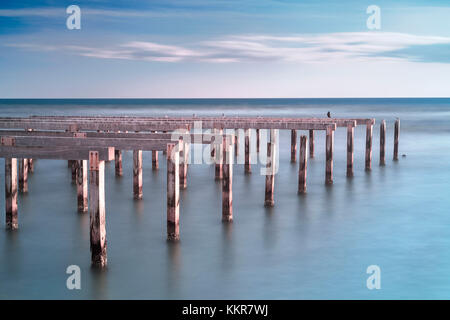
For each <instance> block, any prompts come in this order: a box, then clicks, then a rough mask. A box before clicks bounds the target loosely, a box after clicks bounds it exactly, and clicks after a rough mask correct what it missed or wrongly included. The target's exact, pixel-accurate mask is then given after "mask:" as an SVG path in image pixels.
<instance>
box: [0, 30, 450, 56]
mask: <svg viewBox="0 0 450 320" xmlns="http://www.w3.org/2000/svg"><path fill="white" fill-rule="evenodd" d="M442 44H450V37H436V36H423V35H412V34H405V33H389V32H347V33H329V34H307V35H289V36H279V35H235V36H228V37H222V38H219V39H211V40H208V41H202V42H198V43H191V44H189V45H188V46H179V45H171V44H162V43H155V42H146V41H133V42H126V43H122V44H119V45H111V46H109V47H95V46H74V45H51V44H50V45H49V44H32V43H25V44H17V43H15V44H14V43H12V44H8V45H9V46H14V47H19V48H24V49H30V50H40V51H66V52H70V53H72V54H73V53H75V54H77V55H81V56H86V57H93V58H100V59H126V60H143V61H157V62H172V63H174V62H183V61H197V62H209V63H232V62H258V61H282V62H297V63H321V62H330V61H332V62H339V61H345V60H351V61H355V60H358V61H377V60H383V61H418V60H422V61H427V57H420V59H419V57H417V56H415V55H414V53H413V52H409V53H408V55H406V54H398V52H401V51H402V50H404V49H408V48H413V47H417V46H422V47H423V46H432V45H442Z"/></svg>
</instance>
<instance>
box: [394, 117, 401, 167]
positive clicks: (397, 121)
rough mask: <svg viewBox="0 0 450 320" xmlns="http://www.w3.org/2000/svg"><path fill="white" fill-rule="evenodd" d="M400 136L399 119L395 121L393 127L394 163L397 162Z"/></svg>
mask: <svg viewBox="0 0 450 320" xmlns="http://www.w3.org/2000/svg"><path fill="white" fill-rule="evenodd" d="M399 135H400V119H397V120H395V127H394V161H397V160H398V140H399Z"/></svg>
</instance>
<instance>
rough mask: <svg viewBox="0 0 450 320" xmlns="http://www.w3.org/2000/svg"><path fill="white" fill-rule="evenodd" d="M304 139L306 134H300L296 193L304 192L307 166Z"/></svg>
mask: <svg viewBox="0 0 450 320" xmlns="http://www.w3.org/2000/svg"><path fill="white" fill-rule="evenodd" d="M306 139H307V138H306V136H300V154H299V162H300V163H299V169H298V193H306V169H307V166H308V159H307V157H306Z"/></svg>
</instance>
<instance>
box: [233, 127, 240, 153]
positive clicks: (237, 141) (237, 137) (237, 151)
mask: <svg viewBox="0 0 450 320" xmlns="http://www.w3.org/2000/svg"><path fill="white" fill-rule="evenodd" d="M239 130H240V129H234V134H235V136H236V138H235V141H234V153H235V155H236V156H238V155H239Z"/></svg>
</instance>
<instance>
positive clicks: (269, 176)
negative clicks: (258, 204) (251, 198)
mask: <svg viewBox="0 0 450 320" xmlns="http://www.w3.org/2000/svg"><path fill="white" fill-rule="evenodd" d="M275 148H276V131H275V130H274V129H271V130H270V140H269V142H267V164H266V189H265V198H264V206H265V207H273V206H274V204H275V201H274V197H273V194H274V187H275V164H276V158H275V157H276V150H275Z"/></svg>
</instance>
